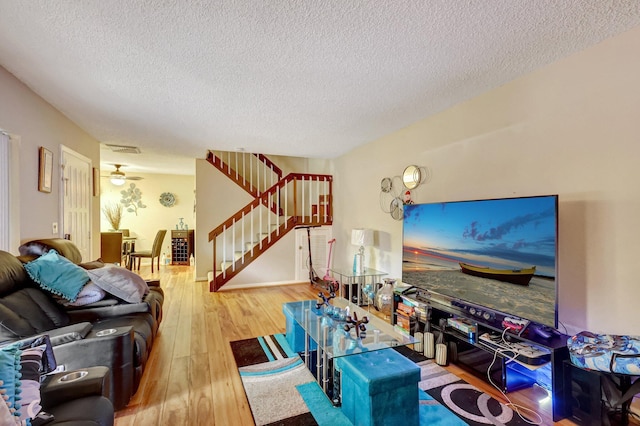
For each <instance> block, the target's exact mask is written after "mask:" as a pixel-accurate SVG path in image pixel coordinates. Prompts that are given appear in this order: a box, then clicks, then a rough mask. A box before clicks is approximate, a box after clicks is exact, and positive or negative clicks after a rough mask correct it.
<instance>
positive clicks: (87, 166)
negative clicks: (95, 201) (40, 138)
mask: <svg viewBox="0 0 640 426" xmlns="http://www.w3.org/2000/svg"><path fill="white" fill-rule="evenodd" d="M60 162H61V168H62V171H61V173H60V175H61V176H62V183H61V185H60V191H61V192H62V194H61V195H62V196H61V199H62V214H61V215H60V217H61V218H62V226H61V229H62V236H63V237H64V238H66V239H68V240H71V241H73V243H74V244H75V245H76V246H77V247H78V249H79V250H80V253H82V259H83V260H85V261H87V260H91V196H92V188H93V187H92V182H91V179H92V177H93V176H92V173H91V170H92V167H91V160H90V159H89V158H87V157H85V156H83V155H81V154H78V153H77V152H75V151H73V150H71V149H69V148H67V147H65V146H62V147H61V149H60Z"/></svg>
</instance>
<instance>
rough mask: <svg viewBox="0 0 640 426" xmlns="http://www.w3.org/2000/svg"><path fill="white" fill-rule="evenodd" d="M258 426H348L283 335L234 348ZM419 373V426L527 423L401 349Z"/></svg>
mask: <svg viewBox="0 0 640 426" xmlns="http://www.w3.org/2000/svg"><path fill="white" fill-rule="evenodd" d="M231 348H232V351H233V355H234V358H235V360H236V364H237V365H238V371H239V373H240V378H241V379H242V384H243V386H244V389H245V393H246V395H247V399H248V401H249V405H250V407H251V412H252V414H253V416H254V421H255V423H256V425H269V426H271V425H282V426H288V425H301V426H307V425H309V426H311V425H320V426H324V425H327V426H329V425H331V426H340V425H350V424H351V422H349V420H348V419H347V418H346V417H345V416H344V414H343V413H342V411H341V410H340V408H336V407H334V406H333V405H332V404H331V402H330V401H329V399H328V398H327V397H326V396H325V394H324V393H323V392H322V389H321V388H320V386H318V384H317V383H316V381H315V378H314V377H313V375H312V374H311V372H309V370H307V368H306V367H305V365H304V362H303V361H302V359H300V357H299V356H298V354H296V353H294V352H293V351H291V349H290V348H289V346H288V344H287V343H286V339H285V337H284V335H282V334H276V335H271V336H262V337H257V338H251V339H245V340H240V341H235V342H231ZM396 350H398V351H399V352H400V353H402V354H403V355H404V356H406V357H407V358H409V359H411V360H412V361H413V362H415V363H416V364H417V365H418V366H420V369H421V379H420V382H419V383H418V387H419V388H420V391H419V399H420V401H419V404H420V406H419V412H420V424H421V425H429V426H431V425H433V426H457V425H465V424H469V425H474V426H475V425H504V426H520V425H527V423H526V422H525V421H524V420H522V419H520V417H519V416H518V415H517V414H516V413H515V412H514V411H513V410H511V408H509V407H507V406H505V405H504V404H501V403H500V402H499V401H497V400H496V399H494V398H492V397H491V396H489V395H488V394H486V393H483V392H481V391H480V390H478V389H477V388H475V387H473V386H471V385H469V384H468V383H466V382H465V381H464V380H461V379H460V378H459V377H457V376H456V375H454V374H452V373H449V372H448V371H447V370H445V369H444V368H442V367H441V366H439V365H437V364H436V363H435V362H433V361H432V360H429V359H427V358H425V357H424V356H422V355H421V354H419V353H416V352H414V351H412V350H410V349H408V348H397V349H396Z"/></svg>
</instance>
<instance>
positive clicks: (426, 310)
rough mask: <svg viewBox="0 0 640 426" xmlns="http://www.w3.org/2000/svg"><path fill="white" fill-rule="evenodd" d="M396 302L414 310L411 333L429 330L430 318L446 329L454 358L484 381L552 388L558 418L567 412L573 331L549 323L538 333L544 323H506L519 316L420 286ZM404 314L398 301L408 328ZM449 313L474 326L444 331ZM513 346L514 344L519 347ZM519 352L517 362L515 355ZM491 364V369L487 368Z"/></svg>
mask: <svg viewBox="0 0 640 426" xmlns="http://www.w3.org/2000/svg"><path fill="white" fill-rule="evenodd" d="M396 301H397V302H402V303H403V304H404V305H405V306H409V307H411V308H413V310H414V314H413V315H412V316H411V320H410V322H409V324H410V325H409V329H408V330H406V332H408V333H410V334H415V333H416V332H424V330H425V325H426V323H427V322H428V323H429V326H430V328H431V330H432V331H433V332H434V333H435V334H436V335H438V334H439V333H441V332H444V333H445V340H446V341H447V343H448V347H449V357H448V360H449V362H451V363H453V364H456V365H457V366H459V367H461V368H463V369H465V370H467V371H470V372H471V373H474V374H475V375H477V376H478V377H480V378H483V379H484V380H488V378H487V376H490V377H491V382H492V383H493V384H495V385H496V386H498V387H499V388H500V389H501V390H502V391H504V392H512V391H516V390H520V389H523V388H526V387H531V386H533V385H535V384H538V385H540V386H542V387H544V388H546V389H547V391H548V392H549V393H550V395H551V397H552V404H553V406H552V414H553V421H559V420H561V419H562V418H564V417H565V416H566V414H565V407H564V401H563V399H564V396H563V391H564V389H563V361H565V360H566V359H568V358H569V351H568V348H567V344H566V342H567V338H568V337H569V336H566V335H563V334H562V333H560V332H558V331H557V330H548V329H547V328H545V329H544V330H545V332H546V333H545V335H544V336H543V335H541V334H540V333H538V332H537V329H538V328H539V327H540V328H541V327H543V326H542V325H540V324H536V323H529V322H526V325H524V326H523V327H522V328H520V329H516V328H515V326H513V325H511V323H510V322H509V321H507V322H504V319H505V317H507V318H509V319H515V320H517V317H515V316H509V315H506V314H504V313H501V312H497V311H491V310H489V309H487V308H483V307H478V306H471V305H468V304H465V303H462V302H459V301H453V300H446V299H444V300H433V299H429V300H424V294H421V292H420V291H418V292H417V293H415V294H402V295H397V297H396ZM403 308H404V307H403ZM405 309H406V308H405ZM403 316H404V315H403V314H402V313H401V312H399V311H398V312H396V310H395V306H394V313H393V315H392V321H393V323H394V324H396V327H397V328H398V327H400V325H403V326H404V327H403V328H405V329H406V325H407V321H406V318H404V319H403V318H401V317H403ZM449 318H453V319H457V320H459V322H461V323H463V324H465V325H468V326H469V327H468V330H470V331H468V332H467V331H465V330H467V327H465V326H461V327H459V328H455V326H447V327H445V329H444V330H440V326H439V324H440V320H445V322H446V321H447V320H448V319H449ZM515 322H516V323H518V321H515ZM503 324H507V327H508V328H509V330H507V331H505V326H504V325H503ZM511 327H514V328H513V329H512V328H511ZM399 331H402V330H401V329H400V330H399ZM547 336H548V337H547ZM503 337H504V340H503ZM492 338H493V342H492ZM505 341H506V343H505ZM509 349H513V352H510V351H509ZM496 352H497V353H496ZM514 357H516V359H517V361H513V360H512V358H514ZM494 358H495V362H494ZM489 366H491V371H490V372H488V371H487V370H488V368H489Z"/></svg>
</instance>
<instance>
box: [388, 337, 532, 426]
mask: <svg viewBox="0 0 640 426" xmlns="http://www.w3.org/2000/svg"><path fill="white" fill-rule="evenodd" d="M396 350H397V351H398V352H400V353H401V354H403V355H404V356H406V357H407V358H409V359H410V360H412V361H413V362H415V363H416V364H417V365H419V366H420V370H421V371H420V376H421V377H420V382H419V383H418V387H419V388H420V389H421V390H423V391H425V392H426V393H427V394H429V395H430V396H432V397H433V398H434V399H435V400H436V401H438V402H439V403H440V404H442V405H444V406H445V407H447V408H448V409H449V410H450V411H451V412H452V413H454V414H455V415H457V416H458V417H459V418H460V419H462V420H463V421H464V422H465V423H466V424H469V425H474V426H475V425H478V426H479V425H499V426H500V425H505V426H519V425H528V424H530V423H528V422H526V421H525V420H523V419H522V418H520V416H519V415H518V414H517V413H516V412H514V411H513V410H512V409H511V408H509V407H507V406H506V405H505V404H502V403H501V402H500V401H498V400H497V399H495V398H493V397H491V396H490V395H489V394H487V393H484V392H482V391H480V390H479V389H478V388H476V387H474V386H472V385H470V384H469V383H467V382H465V381H464V380H462V379H460V378H459V377H458V376H456V375H455V374H453V373H450V372H449V371H447V370H446V369H444V368H442V367H441V366H439V365H438V364H436V363H435V362H433V360H430V359H428V358H426V357H424V356H423V355H422V354H420V353H418V352H414V351H412V350H411V349H409V348H406V347H399V348H396Z"/></svg>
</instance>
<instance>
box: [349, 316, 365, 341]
mask: <svg viewBox="0 0 640 426" xmlns="http://www.w3.org/2000/svg"><path fill="white" fill-rule="evenodd" d="M346 321H347V323H346V324H345V325H344V331H346V332H350V331H351V329H354V328H355V330H356V339H365V338H366V337H367V327H366V325H365V324H367V323H368V322H369V318H367V317H366V316H364V317H362V319H360V320H359V319H358V314H357V313H356V312H354V313H353V314H351V315H349V316H347V319H346Z"/></svg>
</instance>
